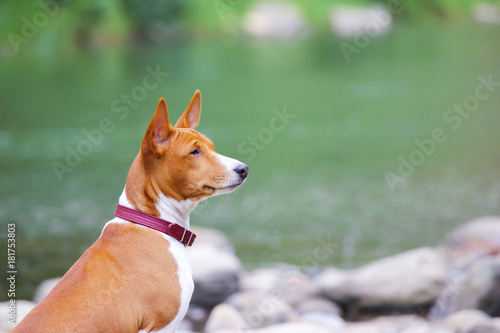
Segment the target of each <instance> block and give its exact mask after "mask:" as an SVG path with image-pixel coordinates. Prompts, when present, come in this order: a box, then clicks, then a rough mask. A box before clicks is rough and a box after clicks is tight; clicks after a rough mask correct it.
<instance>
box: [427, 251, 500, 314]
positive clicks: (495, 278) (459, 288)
mask: <svg viewBox="0 0 500 333" xmlns="http://www.w3.org/2000/svg"><path fill="white" fill-rule="evenodd" d="M499 280H500V258H498V257H481V258H477V259H476V260H475V261H472V262H469V263H468V264H466V265H464V266H463V267H455V268H454V269H452V270H451V272H450V278H449V280H448V282H447V284H446V287H445V288H444V289H443V290H442V292H441V294H440V295H439V297H438V299H437V300H436V302H435V304H434V305H433V306H432V308H431V310H430V312H429V316H430V318H432V319H434V320H439V319H444V318H445V317H447V316H448V315H450V314H452V313H453V312H456V311H459V310H465V309H474V308H481V309H482V310H483V311H485V312H487V313H489V314H490V315H499V314H500V303H499V302H500V281H499Z"/></svg>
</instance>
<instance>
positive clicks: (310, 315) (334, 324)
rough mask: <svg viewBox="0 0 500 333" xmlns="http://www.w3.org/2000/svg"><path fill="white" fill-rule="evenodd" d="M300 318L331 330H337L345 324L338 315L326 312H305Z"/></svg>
mask: <svg viewBox="0 0 500 333" xmlns="http://www.w3.org/2000/svg"><path fill="white" fill-rule="evenodd" d="M301 318H302V321H304V322H308V323H315V324H318V325H321V326H323V327H325V328H328V329H331V330H333V331H338V330H340V329H341V328H344V327H345V325H346V323H345V321H344V319H342V318H341V317H340V316H339V315H334V314H331V313H326V312H307V313H305V314H303V315H302V317H301Z"/></svg>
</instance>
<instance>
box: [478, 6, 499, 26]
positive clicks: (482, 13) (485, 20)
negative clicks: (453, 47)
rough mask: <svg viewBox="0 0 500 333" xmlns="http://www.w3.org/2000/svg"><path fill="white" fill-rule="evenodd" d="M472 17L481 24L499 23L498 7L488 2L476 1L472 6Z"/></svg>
mask: <svg viewBox="0 0 500 333" xmlns="http://www.w3.org/2000/svg"><path fill="white" fill-rule="evenodd" d="M472 17H473V18H474V20H475V21H476V22H478V23H482V24H500V7H499V6H497V5H494V4H489V3H478V4H476V5H474V7H472Z"/></svg>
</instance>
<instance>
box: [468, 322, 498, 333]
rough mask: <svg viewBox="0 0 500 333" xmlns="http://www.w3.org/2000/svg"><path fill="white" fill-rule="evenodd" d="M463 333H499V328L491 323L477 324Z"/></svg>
mask: <svg viewBox="0 0 500 333" xmlns="http://www.w3.org/2000/svg"><path fill="white" fill-rule="evenodd" d="M464 333H500V327H498V326H496V325H493V324H491V323H488V324H479V325H474V326H473V327H471V328H469V329H467V330H466V331H465V332H464Z"/></svg>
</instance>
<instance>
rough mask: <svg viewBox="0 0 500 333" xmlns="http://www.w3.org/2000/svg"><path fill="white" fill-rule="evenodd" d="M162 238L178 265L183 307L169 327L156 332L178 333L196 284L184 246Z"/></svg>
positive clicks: (171, 239) (170, 239) (142, 332)
mask: <svg viewBox="0 0 500 333" xmlns="http://www.w3.org/2000/svg"><path fill="white" fill-rule="evenodd" d="M162 236H163V237H164V238H165V239H166V240H167V241H168V242H169V243H170V247H169V251H170V252H171V254H172V255H173V257H174V259H175V261H176V264H177V268H178V270H177V274H178V275H179V284H180V287H181V305H180V307H179V312H178V313H177V315H176V316H175V318H174V319H173V320H172V321H171V322H170V323H169V324H168V325H167V326H165V327H164V328H162V329H161V330H159V331H155V332H157V333H171V332H172V333H173V332H175V331H176V329H177V327H178V326H179V324H180V323H181V321H182V319H183V318H184V316H185V315H186V312H187V310H188V307H189V302H190V301H191V296H192V294H193V290H194V283H193V277H192V275H191V266H190V265H189V262H188V259H187V255H186V248H185V247H184V245H183V244H181V243H180V242H179V241H177V240H176V239H174V238H172V237H171V236H168V235H165V234H162ZM145 332H146V331H143V330H140V331H139V332H138V333H145Z"/></svg>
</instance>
